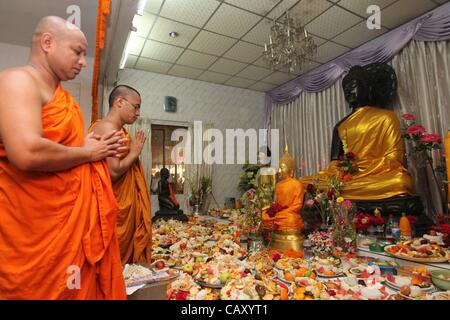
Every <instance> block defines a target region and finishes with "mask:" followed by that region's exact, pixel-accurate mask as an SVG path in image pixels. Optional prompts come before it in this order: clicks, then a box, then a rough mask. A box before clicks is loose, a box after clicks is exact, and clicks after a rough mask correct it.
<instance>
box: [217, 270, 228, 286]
mask: <svg viewBox="0 0 450 320" xmlns="http://www.w3.org/2000/svg"><path fill="white" fill-rule="evenodd" d="M229 278H230V274H229V273H228V272H224V273H222V274H221V275H220V276H219V280H220V282H221V283H222V284H225V283H227V281H228V279H229Z"/></svg>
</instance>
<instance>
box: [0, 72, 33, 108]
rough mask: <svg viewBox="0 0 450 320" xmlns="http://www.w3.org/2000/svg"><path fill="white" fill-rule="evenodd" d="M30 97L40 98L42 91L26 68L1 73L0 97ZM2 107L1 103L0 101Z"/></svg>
mask: <svg viewBox="0 0 450 320" xmlns="http://www.w3.org/2000/svg"><path fill="white" fill-rule="evenodd" d="M23 95H28V96H33V97H35V98H36V97H40V96H41V94H40V90H39V86H38V84H37V81H36V78H35V77H34V76H33V75H32V74H31V72H30V71H29V70H27V68H26V67H17V68H10V69H6V70H4V71H1V72H0V97H1V98H2V100H3V99H4V97H5V96H6V97H14V99H20V97H21V96H23ZM0 105H1V101H0Z"/></svg>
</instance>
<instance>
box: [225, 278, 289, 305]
mask: <svg viewBox="0 0 450 320" xmlns="http://www.w3.org/2000/svg"><path fill="white" fill-rule="evenodd" d="M281 295H282V289H281V286H280V285H279V284H278V283H277V282H275V281H273V280H271V279H269V278H265V279H261V280H257V279H255V278H254V277H252V276H247V277H243V278H241V279H234V280H231V281H230V282H228V283H227V284H226V285H225V286H224V287H223V288H222V289H221V290H220V297H221V299H222V300H280V297H281Z"/></svg>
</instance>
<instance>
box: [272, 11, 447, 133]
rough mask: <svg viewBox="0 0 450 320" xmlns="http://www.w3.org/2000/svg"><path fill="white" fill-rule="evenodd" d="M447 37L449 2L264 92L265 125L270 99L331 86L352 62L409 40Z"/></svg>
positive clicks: (280, 100)
mask: <svg viewBox="0 0 450 320" xmlns="http://www.w3.org/2000/svg"><path fill="white" fill-rule="evenodd" d="M449 39H450V3H447V4H444V5H442V6H440V7H438V8H436V9H435V10H433V11H431V12H429V13H426V14H424V15H422V16H420V17H419V18H416V19H414V20H412V21H410V22H408V23H406V24H404V25H402V26H400V27H398V28H397V29H394V30H392V31H390V32H388V33H386V34H384V35H382V36H380V37H378V38H376V39H374V40H372V41H370V42H368V43H366V44H364V45H362V46H360V47H358V48H356V49H354V50H352V51H350V52H348V53H346V54H344V55H342V56H340V57H338V58H336V59H334V60H332V61H330V62H327V63H326V64H323V65H321V66H320V67H318V68H316V69H313V70H311V71H309V72H308V73H306V74H304V75H301V76H299V77H298V78H295V79H293V80H291V81H289V82H287V83H285V84H283V85H281V86H279V87H277V88H275V89H273V90H271V91H269V92H268V93H266V101H265V102H266V110H265V112H266V113H265V125H266V128H269V127H270V121H271V119H270V118H271V114H272V107H273V104H274V103H277V104H286V103H289V102H291V101H293V100H295V98H296V97H297V96H299V95H300V94H301V93H302V92H303V91H306V92H320V91H323V90H325V89H327V88H329V87H331V86H332V85H333V84H334V83H335V82H336V81H337V80H338V79H339V78H340V77H342V75H343V74H344V73H346V72H347V71H348V70H349V69H350V68H351V67H352V66H355V65H366V64H369V63H373V62H387V61H389V60H390V59H392V58H393V57H394V56H395V55H396V54H397V53H398V52H399V51H400V50H401V49H403V48H404V47H405V46H406V45H407V44H408V43H409V42H410V41H411V40H417V41H445V40H449Z"/></svg>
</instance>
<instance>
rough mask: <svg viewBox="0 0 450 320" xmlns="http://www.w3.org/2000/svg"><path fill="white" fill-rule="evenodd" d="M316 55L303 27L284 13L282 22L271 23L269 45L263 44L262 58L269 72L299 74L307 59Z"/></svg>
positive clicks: (314, 46)
mask: <svg viewBox="0 0 450 320" xmlns="http://www.w3.org/2000/svg"><path fill="white" fill-rule="evenodd" d="M316 54H317V45H316V44H315V43H314V40H313V38H312V37H311V35H309V34H308V32H307V31H306V29H305V27H304V26H302V25H301V24H300V23H299V22H297V21H296V20H294V19H293V18H291V17H290V16H289V11H286V13H285V15H284V18H283V20H282V21H280V22H279V21H275V20H274V22H273V25H272V27H271V28H270V34H269V44H267V43H264V52H263V58H264V60H265V61H266V62H267V63H268V64H269V66H270V69H271V70H280V69H282V68H287V69H288V72H295V71H297V72H299V71H301V70H302V67H303V65H304V64H305V62H306V61H307V59H311V58H312V57H314V56H315V55H316Z"/></svg>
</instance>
